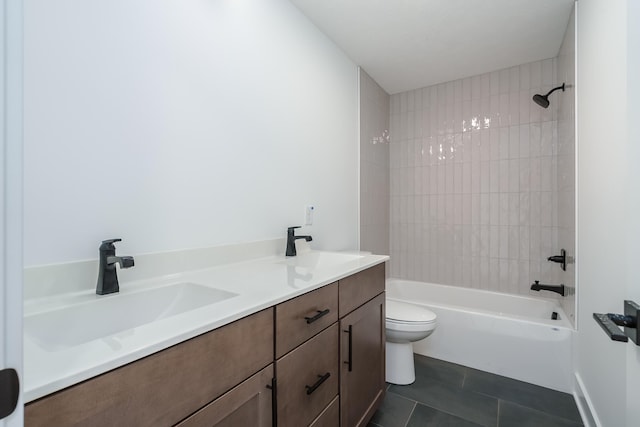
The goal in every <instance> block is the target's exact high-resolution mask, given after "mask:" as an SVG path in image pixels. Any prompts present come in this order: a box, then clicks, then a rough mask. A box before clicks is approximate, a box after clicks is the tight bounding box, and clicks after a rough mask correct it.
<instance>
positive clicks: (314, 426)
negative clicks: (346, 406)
mask: <svg viewBox="0 0 640 427" xmlns="http://www.w3.org/2000/svg"><path fill="white" fill-rule="evenodd" d="M339 401H340V399H339V397H338V396H336V397H335V399H333V401H332V402H331V403H329V406H327V407H326V408H325V409H324V411H322V413H321V414H320V415H318V418H316V419H315V420H314V421H313V422H312V423H311V425H310V426H309V427H336V426H339V425H340V403H339Z"/></svg>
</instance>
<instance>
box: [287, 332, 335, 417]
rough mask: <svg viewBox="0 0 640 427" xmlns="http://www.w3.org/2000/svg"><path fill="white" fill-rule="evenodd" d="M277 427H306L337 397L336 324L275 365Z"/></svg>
mask: <svg viewBox="0 0 640 427" xmlns="http://www.w3.org/2000/svg"><path fill="white" fill-rule="evenodd" d="M276 376H277V380H278V427H289V426H291V427H300V426H307V425H309V424H310V423H311V422H312V421H313V420H314V419H315V418H316V417H317V416H318V414H320V412H322V410H323V409H324V408H325V407H326V406H327V404H328V403H329V402H331V400H333V398H334V397H335V396H336V395H337V394H338V383H339V382H338V376H339V367H338V324H337V323H334V324H333V325H332V326H330V327H329V328H328V329H325V330H324V331H323V332H321V333H320V334H318V335H316V336H315V337H313V338H312V339H310V340H309V341H307V342H306V343H304V344H302V345H301V346H300V347H298V348H296V349H295V350H293V351H292V352H291V353H289V354H287V355H286V356H284V357H283V358H282V359H279V360H278V361H277V362H276Z"/></svg>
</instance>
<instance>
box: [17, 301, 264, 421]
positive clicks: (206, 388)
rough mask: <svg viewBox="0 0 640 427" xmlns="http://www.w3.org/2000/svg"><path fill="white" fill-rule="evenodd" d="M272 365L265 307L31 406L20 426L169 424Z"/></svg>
mask: <svg viewBox="0 0 640 427" xmlns="http://www.w3.org/2000/svg"><path fill="white" fill-rule="evenodd" d="M248 337H251V338H250V339H249V338H248ZM272 361H273V309H267V310H263V311H261V312H258V313H256V314H253V315H251V316H248V317H245V318H244V319H241V320H238V321H236V322H233V323H230V324H228V325H226V326H223V327H221V328H218V329H215V330H213V331H211V332H208V333H205V334H203V335H200V336H197V337H195V338H192V339H190V340H187V341H185V342H183V343H181V344H177V345H175V346H173V347H170V348H168V349H166V350H163V351H160V352H158V353H155V354H152V355H150V356H147V357H145V358H143V359H140V360H138V361H136V362H133V363H130V364H128V365H125V366H123V367H120V368H117V369H115V370H113V371H111V372H107V373H105V374H102V375H100V376H98V377H95V378H92V379H90V380H88V381H85V382H82V383H80V384H76V385H74V386H72V387H69V388H67V389H64V390H61V391H59V392H57V393H55V394H52V395H50V396H47V397H44V398H42V399H40V400H36V401H35V402H31V403H29V404H28V405H26V406H25V426H28V427H32V426H46V427H49V426H56V427H66V426H91V427H101V426H136V427H144V426H163V425H174V424H175V423H177V422H179V421H180V420H183V419H184V418H186V417H187V416H189V415H191V414H193V413H194V412H195V411H197V410H198V409H200V408H202V407H203V406H205V405H206V404H208V403H209V402H211V401H212V400H214V399H215V398H217V397H218V396H220V395H221V394H222V393H224V392H225V391H227V390H229V389H231V388H232V387H234V386H236V385H237V384H239V383H240V382H242V381H243V380H245V379H246V378H248V377H249V376H251V375H253V374H254V373H256V372H258V371H259V370H261V369H263V368H264V367H265V366H267V365H269V364H270V363H272Z"/></svg>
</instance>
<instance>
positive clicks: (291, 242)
mask: <svg viewBox="0 0 640 427" xmlns="http://www.w3.org/2000/svg"><path fill="white" fill-rule="evenodd" d="M296 228H300V226H297V227H289V228H287V251H286V253H285V255H286V256H296V255H297V252H296V240H297V239H304V240H306V241H307V242H310V241H312V240H313V238H312V237H311V236H296Z"/></svg>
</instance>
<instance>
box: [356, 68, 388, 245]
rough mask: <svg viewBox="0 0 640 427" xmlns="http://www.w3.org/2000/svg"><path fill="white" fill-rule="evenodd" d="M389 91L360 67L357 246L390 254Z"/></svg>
mask: <svg viewBox="0 0 640 427" xmlns="http://www.w3.org/2000/svg"><path fill="white" fill-rule="evenodd" d="M389 117H390V115H389V95H388V94H387V93H386V92H385V91H384V90H383V89H382V88H381V87H380V86H379V85H378V84H377V83H376V82H375V81H374V80H373V79H372V78H371V77H369V75H368V74H367V73H365V72H364V71H363V70H362V69H360V249H361V250H363V251H371V252H373V253H376V254H383V255H387V254H389V139H388V134H389Z"/></svg>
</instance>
